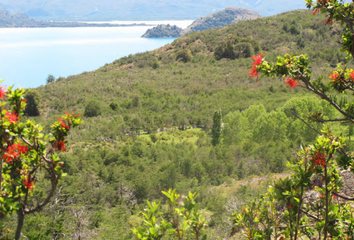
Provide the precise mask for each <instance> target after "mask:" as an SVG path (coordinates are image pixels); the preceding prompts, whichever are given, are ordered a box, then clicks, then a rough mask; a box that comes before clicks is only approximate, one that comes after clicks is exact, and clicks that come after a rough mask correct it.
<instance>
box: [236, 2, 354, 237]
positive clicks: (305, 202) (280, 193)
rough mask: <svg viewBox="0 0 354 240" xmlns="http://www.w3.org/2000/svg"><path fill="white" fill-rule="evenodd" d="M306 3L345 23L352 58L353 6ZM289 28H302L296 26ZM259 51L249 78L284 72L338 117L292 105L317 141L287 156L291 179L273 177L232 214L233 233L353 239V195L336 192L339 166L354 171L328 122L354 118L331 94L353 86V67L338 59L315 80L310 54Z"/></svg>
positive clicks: (353, 108)
mask: <svg viewBox="0 0 354 240" xmlns="http://www.w3.org/2000/svg"><path fill="white" fill-rule="evenodd" d="M306 2H307V4H306V5H307V7H308V8H312V9H313V10H314V14H316V13H317V12H318V11H319V10H320V11H321V12H324V13H326V14H327V17H328V18H327V20H325V24H331V25H332V24H333V22H332V20H337V21H339V22H340V23H341V24H342V25H345V30H344V31H343V32H342V38H343V41H342V43H341V44H342V51H344V52H346V53H347V55H348V57H347V59H348V60H349V59H351V58H353V56H354V55H353V54H354V28H353V22H354V5H353V4H349V3H345V2H344V1H339V0H317V1H313V0H306ZM290 31H291V32H292V33H293V34H298V33H300V32H297V31H299V30H298V29H297V28H296V27H295V25H294V26H292V27H291V28H290ZM263 55H264V54H258V55H257V56H253V59H254V60H255V62H254V63H252V65H253V66H252V68H251V69H250V71H249V75H250V77H253V78H255V77H256V78H257V81H258V74H259V73H262V74H263V76H268V77H284V80H285V82H284V84H285V85H288V87H291V88H292V89H294V88H295V87H297V86H301V87H303V88H305V89H307V90H309V91H310V92H312V93H314V94H315V95H317V96H319V97H320V98H321V99H324V100H325V101H327V102H328V103H329V104H330V105H331V106H332V107H333V108H334V109H335V110H336V111H337V115H340V116H341V117H337V118H328V116H323V114H322V113H321V112H317V111H316V110H314V111H312V112H308V114H307V115H308V116H307V119H303V118H302V117H301V116H299V115H298V114H297V112H296V110H295V109H294V108H293V109H290V110H291V113H292V115H293V116H294V117H295V118H297V119H300V120H301V121H302V122H303V123H304V124H305V125H307V126H308V127H309V129H311V130H313V131H315V132H316V133H317V134H318V137H317V139H316V142H315V143H313V144H311V145H309V146H307V147H305V146H302V149H301V151H300V152H299V153H298V154H297V156H296V157H295V158H294V159H292V160H291V161H289V163H288V166H289V167H291V169H292V170H293V173H292V175H291V177H290V178H286V179H284V180H279V181H277V182H276V183H274V184H273V185H272V186H271V187H270V188H269V189H268V192H267V193H266V194H265V195H263V196H261V197H260V198H259V199H256V200H254V201H253V202H252V203H250V204H249V205H248V206H244V207H243V209H242V211H240V212H238V211H236V212H235V213H234V214H233V218H232V220H233V229H232V234H236V233H237V232H239V231H240V230H241V229H242V230H243V231H244V233H245V234H246V235H247V237H248V239H284V238H285V239H299V238H301V239H302V238H304V237H305V238H307V239H324V240H326V239H353V238H354V227H353V224H354V218H353V216H352V213H353V212H354V208H353V206H352V205H351V204H349V203H348V201H354V198H353V197H349V196H345V195H343V194H342V193H341V192H340V189H341V186H342V185H343V182H342V180H341V172H340V169H341V168H342V169H343V168H344V169H350V170H351V171H352V172H354V168H353V162H354V161H353V160H354V158H353V153H347V152H346V149H345V146H344V144H343V142H344V141H343V139H342V138H341V137H337V136H335V135H334V134H333V133H332V132H331V130H330V128H329V126H328V125H329V124H331V123H333V122H341V123H350V124H353V123H354V103H353V102H349V103H347V104H340V103H338V102H337V101H336V98H334V97H332V96H333V95H336V94H345V93H347V92H351V91H354V70H353V69H347V68H346V67H345V68H342V67H341V65H340V64H339V65H338V67H337V69H335V70H334V71H333V73H332V74H330V75H329V79H331V81H327V80H325V79H324V77H323V76H321V77H318V78H315V79H313V76H312V73H311V71H310V59H309V58H308V57H307V56H305V55H300V56H290V55H289V54H286V55H285V56H284V57H278V59H277V61H276V62H275V63H273V62H268V61H266V60H265V59H264V58H263ZM314 123H315V124H318V123H321V124H322V125H323V130H322V131H321V132H320V131H318V130H317V129H316V128H314V127H313V126H312V125H313V124H314ZM313 195H314V196H315V197H314V198H313V197H311V196H313ZM339 199H341V203H340V201H339Z"/></svg>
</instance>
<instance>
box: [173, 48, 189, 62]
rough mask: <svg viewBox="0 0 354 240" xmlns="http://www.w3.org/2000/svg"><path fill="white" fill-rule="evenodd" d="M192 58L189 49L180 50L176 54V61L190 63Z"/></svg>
mask: <svg viewBox="0 0 354 240" xmlns="http://www.w3.org/2000/svg"><path fill="white" fill-rule="evenodd" d="M192 58H193V55H192V52H191V50H189V49H182V50H180V51H178V52H177V57H176V60H177V61H182V62H185V63H186V62H190V61H191V60H192Z"/></svg>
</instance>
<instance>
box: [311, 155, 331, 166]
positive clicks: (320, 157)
mask: <svg viewBox="0 0 354 240" xmlns="http://www.w3.org/2000/svg"><path fill="white" fill-rule="evenodd" d="M325 157H326V155H325V154H322V155H321V154H320V153H318V152H316V153H315V157H313V158H310V160H314V161H313V162H312V165H315V164H317V165H322V166H326V165H327V164H326V162H325V161H324V159H325Z"/></svg>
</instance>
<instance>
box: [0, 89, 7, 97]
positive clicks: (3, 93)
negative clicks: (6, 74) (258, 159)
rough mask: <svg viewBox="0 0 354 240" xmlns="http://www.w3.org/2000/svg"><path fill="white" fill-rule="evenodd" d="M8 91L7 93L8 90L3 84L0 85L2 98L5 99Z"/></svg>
mask: <svg viewBox="0 0 354 240" xmlns="http://www.w3.org/2000/svg"><path fill="white" fill-rule="evenodd" d="M6 93H7V91H5V89H4V88H3V87H2V86H0V98H1V99H4V97H5V94H6Z"/></svg>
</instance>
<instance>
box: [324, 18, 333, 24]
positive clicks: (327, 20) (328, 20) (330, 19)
mask: <svg viewBox="0 0 354 240" xmlns="http://www.w3.org/2000/svg"><path fill="white" fill-rule="evenodd" d="M323 22H324V24H328V23H329V24H331V25H332V24H333V22H332V18H327V19H326V20H324V21H323Z"/></svg>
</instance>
